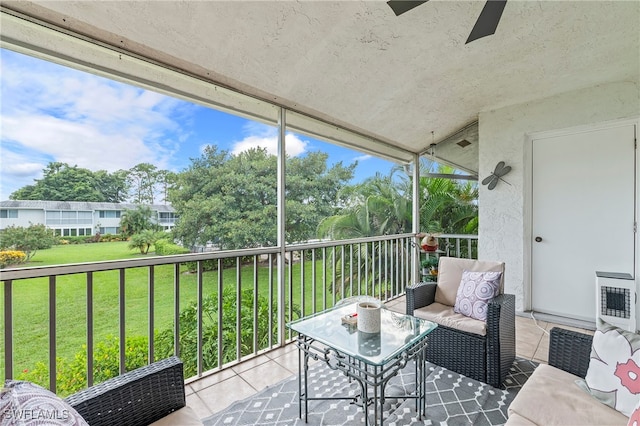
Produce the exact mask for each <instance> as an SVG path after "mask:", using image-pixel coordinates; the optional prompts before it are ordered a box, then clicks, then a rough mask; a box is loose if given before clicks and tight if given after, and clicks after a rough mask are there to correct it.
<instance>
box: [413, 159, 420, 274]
mask: <svg viewBox="0 0 640 426" xmlns="http://www.w3.org/2000/svg"><path fill="white" fill-rule="evenodd" d="M412 217H413V225H412V232H413V233H414V234H417V233H418V232H420V155H419V154H415V155H414V157H413V205H412ZM413 242H415V243H416V245H415V250H413V251H412V252H411V253H412V258H411V271H412V274H413V276H412V278H413V281H414V282H415V281H418V277H419V275H418V274H419V273H420V242H419V241H418V239H417V238H416V239H414V240H413Z"/></svg>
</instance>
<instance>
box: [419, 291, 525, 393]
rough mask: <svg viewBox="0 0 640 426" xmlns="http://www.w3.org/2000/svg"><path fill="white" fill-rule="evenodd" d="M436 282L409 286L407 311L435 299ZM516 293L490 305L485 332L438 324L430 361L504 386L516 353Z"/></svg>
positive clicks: (429, 347) (430, 341)
mask: <svg viewBox="0 0 640 426" xmlns="http://www.w3.org/2000/svg"><path fill="white" fill-rule="evenodd" d="M435 288H436V283H425V282H421V283H417V284H414V285H411V286H409V287H407V310H406V312H407V314H408V315H414V314H418V315H419V313H417V312H416V310H417V309H419V308H421V307H424V306H428V305H430V304H431V303H433V302H434V298H435ZM515 322H516V320H515V296H514V295H513V294H501V295H498V296H496V297H495V298H493V299H492V300H491V301H490V302H489V305H488V307H487V333H486V335H485V336H481V335H478V334H473V333H468V332H465V331H461V330H457V329H454V328H450V327H446V326H443V325H440V324H439V325H438V328H436V329H435V330H434V331H433V332H432V333H431V334H430V335H429V337H428V344H427V361H429V362H432V363H434V364H437V365H439V366H441V367H445V368H447V369H449V370H452V371H455V372H457V373H460V374H464V375H465V376H467V377H471V378H472V379H476V380H479V381H481V382H484V383H487V384H489V385H491V386H494V387H500V386H501V384H502V382H503V381H504V379H505V378H506V377H507V374H508V373H509V368H511V365H512V364H513V362H514V360H515V357H516V332H515V327H516V325H515Z"/></svg>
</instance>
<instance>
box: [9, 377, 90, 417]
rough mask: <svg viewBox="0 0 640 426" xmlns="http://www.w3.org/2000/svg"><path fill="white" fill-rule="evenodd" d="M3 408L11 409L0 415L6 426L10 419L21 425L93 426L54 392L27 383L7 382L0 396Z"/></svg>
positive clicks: (20, 381) (18, 381) (19, 381)
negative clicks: (62, 425)
mask: <svg viewBox="0 0 640 426" xmlns="http://www.w3.org/2000/svg"><path fill="white" fill-rule="evenodd" d="M7 401H8V402H7ZM0 407H3V410H7V411H3V412H0V420H2V424H3V425H4V424H5V420H6V421H8V424H17V425H20V426H29V425H48V424H64V425H68V426H72V425H76V426H89V425H88V424H87V422H86V421H85V420H84V419H83V418H82V416H81V415H80V414H78V412H77V411H76V410H75V409H74V408H73V407H72V406H71V405H69V403H68V402H66V401H65V400H63V399H62V398H60V397H59V396H58V395H56V394H55V393H53V392H51V391H50V390H47V389H45V388H43V387H41V386H39V385H36V384H35V383H31V382H27V381H22V380H11V379H7V380H6V381H5V384H4V389H3V390H2V392H1V393H0ZM14 422H15V423H14Z"/></svg>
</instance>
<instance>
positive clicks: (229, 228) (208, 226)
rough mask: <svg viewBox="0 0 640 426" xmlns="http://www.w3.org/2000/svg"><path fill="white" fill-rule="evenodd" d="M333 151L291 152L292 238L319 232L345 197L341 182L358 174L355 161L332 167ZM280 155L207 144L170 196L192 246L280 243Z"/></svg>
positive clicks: (180, 232)
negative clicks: (294, 155)
mask: <svg viewBox="0 0 640 426" xmlns="http://www.w3.org/2000/svg"><path fill="white" fill-rule="evenodd" d="M326 160H327V155H326V154H323V153H319V152H315V153H309V154H307V155H306V156H305V157H302V158H288V159H287V163H286V168H287V184H286V188H287V193H286V199H287V205H286V209H287V223H286V232H287V236H286V237H287V241H289V242H293V241H303V240H307V239H310V238H315V237H316V235H315V230H316V227H317V224H318V222H319V221H320V219H321V218H322V217H325V216H328V215H332V214H334V213H335V208H336V206H337V205H339V204H340V203H341V201H340V199H339V197H338V193H339V188H340V187H341V186H342V185H344V184H345V183H346V182H348V181H349V180H350V179H351V177H352V176H353V170H354V168H355V164H354V165H351V166H347V167H345V166H343V165H342V164H341V163H338V164H335V165H333V166H332V167H330V168H329V167H327V165H326ZM276 171H277V159H276V157H275V156H273V155H270V154H268V153H267V151H266V150H265V149H262V148H254V149H250V150H248V151H245V152H242V153H240V154H237V155H231V154H229V152H228V151H221V150H218V148H217V147H215V146H210V147H207V148H206V149H205V150H204V152H203V154H202V156H201V157H200V158H196V159H192V164H191V165H190V166H189V167H188V168H187V169H186V170H185V171H183V172H182V173H180V174H178V176H177V179H176V184H175V187H174V188H173V189H171V190H170V192H169V198H170V200H171V203H172V205H173V207H174V208H175V209H176V212H177V213H178V215H179V216H180V220H179V222H178V224H177V226H176V228H174V232H175V236H176V237H177V238H178V239H180V240H181V241H183V243H184V244H185V245H186V246H194V245H204V244H206V243H207V242H210V241H211V242H214V243H216V244H218V245H219V246H220V247H221V248H224V249H236V248H246V247H260V246H271V245H274V244H275V243H276V239H277V227H276V215H277V206H276V202H277V175H276Z"/></svg>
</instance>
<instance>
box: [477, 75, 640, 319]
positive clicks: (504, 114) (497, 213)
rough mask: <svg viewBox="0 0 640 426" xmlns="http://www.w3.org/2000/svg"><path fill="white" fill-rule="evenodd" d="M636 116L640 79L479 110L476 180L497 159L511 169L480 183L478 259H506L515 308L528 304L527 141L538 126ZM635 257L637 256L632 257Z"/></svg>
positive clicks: (546, 128) (549, 127)
mask: <svg viewBox="0 0 640 426" xmlns="http://www.w3.org/2000/svg"><path fill="white" fill-rule="evenodd" d="M638 117H640V85H638V84H635V83H632V82H619V83H611V84H607V85H601V86H596V87H591V88H588V89H584V90H580V91H575V92H570V93H565V94H562V95H558V96H554V97H552V98H548V99H542V100H538V101H534V102H528V103H525V104H521V105H514V106H509V107H506V108H502V109H499V110H493V111H486V112H482V113H480V115H479V140H480V154H479V174H480V180H482V179H483V178H484V177H486V176H487V175H489V174H490V173H491V172H492V171H493V169H494V167H495V165H496V163H497V162H498V161H505V162H506V164H507V165H509V166H511V167H512V171H511V172H510V173H509V174H508V175H506V176H505V177H504V179H505V180H506V181H507V182H509V183H510V184H511V186H509V185H507V184H504V183H503V182H500V183H498V186H497V187H496V188H495V189H494V190H492V191H489V190H487V187H486V186H485V185H479V187H480V188H479V191H480V194H479V221H480V226H479V230H478V234H479V243H478V244H479V246H478V255H479V257H480V259H487V260H501V261H504V262H505V264H506V270H505V274H506V276H505V292H507V293H512V294H515V295H516V311H524V310H528V309H530V300H529V298H530V294H529V287H530V278H531V270H530V269H531V253H530V251H531V205H530V203H531V172H532V171H531V141H530V135H531V134H535V133H537V132H542V131H549V130H557V129H565V128H571V127H577V126H585V125H592V124H598V123H602V122H606V121H612V120H619V119H638ZM636 261H637V259H636Z"/></svg>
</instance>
